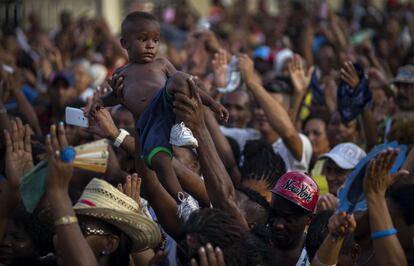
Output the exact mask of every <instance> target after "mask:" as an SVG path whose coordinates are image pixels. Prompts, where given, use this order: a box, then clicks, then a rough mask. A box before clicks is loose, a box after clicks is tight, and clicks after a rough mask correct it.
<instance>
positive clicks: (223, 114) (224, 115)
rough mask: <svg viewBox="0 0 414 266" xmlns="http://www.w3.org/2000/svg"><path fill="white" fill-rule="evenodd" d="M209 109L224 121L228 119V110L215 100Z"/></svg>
mask: <svg viewBox="0 0 414 266" xmlns="http://www.w3.org/2000/svg"><path fill="white" fill-rule="evenodd" d="M210 108H211V110H212V111H213V112H214V113H215V114H216V115H218V116H219V117H220V119H222V120H223V121H224V122H225V123H227V121H228V120H229V111H228V110H227V109H226V107H224V106H223V105H222V104H220V103H218V102H215V103H214V104H213V105H212V106H210Z"/></svg>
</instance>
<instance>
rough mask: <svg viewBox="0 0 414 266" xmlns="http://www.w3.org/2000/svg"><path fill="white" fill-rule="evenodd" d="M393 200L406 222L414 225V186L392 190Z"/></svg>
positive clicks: (408, 185)
mask: <svg viewBox="0 0 414 266" xmlns="http://www.w3.org/2000/svg"><path fill="white" fill-rule="evenodd" d="M389 196H390V198H391V200H392V201H393V202H394V203H395V205H397V208H398V209H399V210H400V212H401V213H402V216H403V218H404V221H405V222H406V223H407V224H408V225H411V224H412V223H414V204H413V202H414V184H407V185H403V186H401V187H397V188H395V189H393V190H391V192H390V194H389Z"/></svg>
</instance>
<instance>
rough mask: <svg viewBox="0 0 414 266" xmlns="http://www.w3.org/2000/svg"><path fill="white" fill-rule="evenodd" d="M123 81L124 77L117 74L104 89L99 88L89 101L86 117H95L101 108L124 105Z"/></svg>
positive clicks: (103, 86) (104, 85) (85, 110)
mask: <svg viewBox="0 0 414 266" xmlns="http://www.w3.org/2000/svg"><path fill="white" fill-rule="evenodd" d="M122 81H123V77H122V76H116V74H115V75H114V77H112V79H111V80H108V82H105V83H104V84H103V85H102V87H98V89H97V90H96V91H95V93H94V95H93V97H92V98H91V99H89V100H88V104H87V105H86V107H85V109H84V113H85V115H86V116H89V115H93V114H94V112H95V111H96V110H99V109H101V108H104V107H111V106H115V105H118V104H122V99H123V97H122V90H123V88H124V84H123V82H122Z"/></svg>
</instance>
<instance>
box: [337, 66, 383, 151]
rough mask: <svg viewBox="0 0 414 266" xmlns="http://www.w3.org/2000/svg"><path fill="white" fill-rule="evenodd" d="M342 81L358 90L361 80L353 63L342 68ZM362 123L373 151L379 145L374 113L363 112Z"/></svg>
mask: <svg viewBox="0 0 414 266" xmlns="http://www.w3.org/2000/svg"><path fill="white" fill-rule="evenodd" d="M341 79H342V80H344V81H345V82H346V83H348V84H349V85H350V86H351V87H352V88H354V89H355V88H357V86H358V84H359V82H360V80H359V77H358V74H357V72H356V69H355V67H354V65H353V64H352V62H350V61H348V62H345V63H344V65H343V67H342V68H341ZM362 121H363V127H364V134H365V138H366V140H367V147H366V149H367V151H369V150H371V149H372V148H373V147H374V146H375V144H377V139H378V131H377V125H376V123H375V120H374V117H373V115H372V111H371V110H370V109H367V110H365V111H364V112H362Z"/></svg>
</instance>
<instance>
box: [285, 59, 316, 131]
mask: <svg viewBox="0 0 414 266" xmlns="http://www.w3.org/2000/svg"><path fill="white" fill-rule="evenodd" d="M312 72H313V67H311V68H309V69H308V70H307V71H306V69H305V68H304V66H303V62H302V58H301V57H300V56H299V55H295V56H294V57H293V59H292V61H291V62H290V64H289V76H290V79H291V80H292V83H293V100H292V104H291V108H290V111H289V116H290V119H291V120H292V122H293V123H296V120H297V117H298V114H299V111H300V107H301V106H302V101H303V98H304V97H305V95H306V93H307V91H308V87H309V83H310V81H311V78H312Z"/></svg>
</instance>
